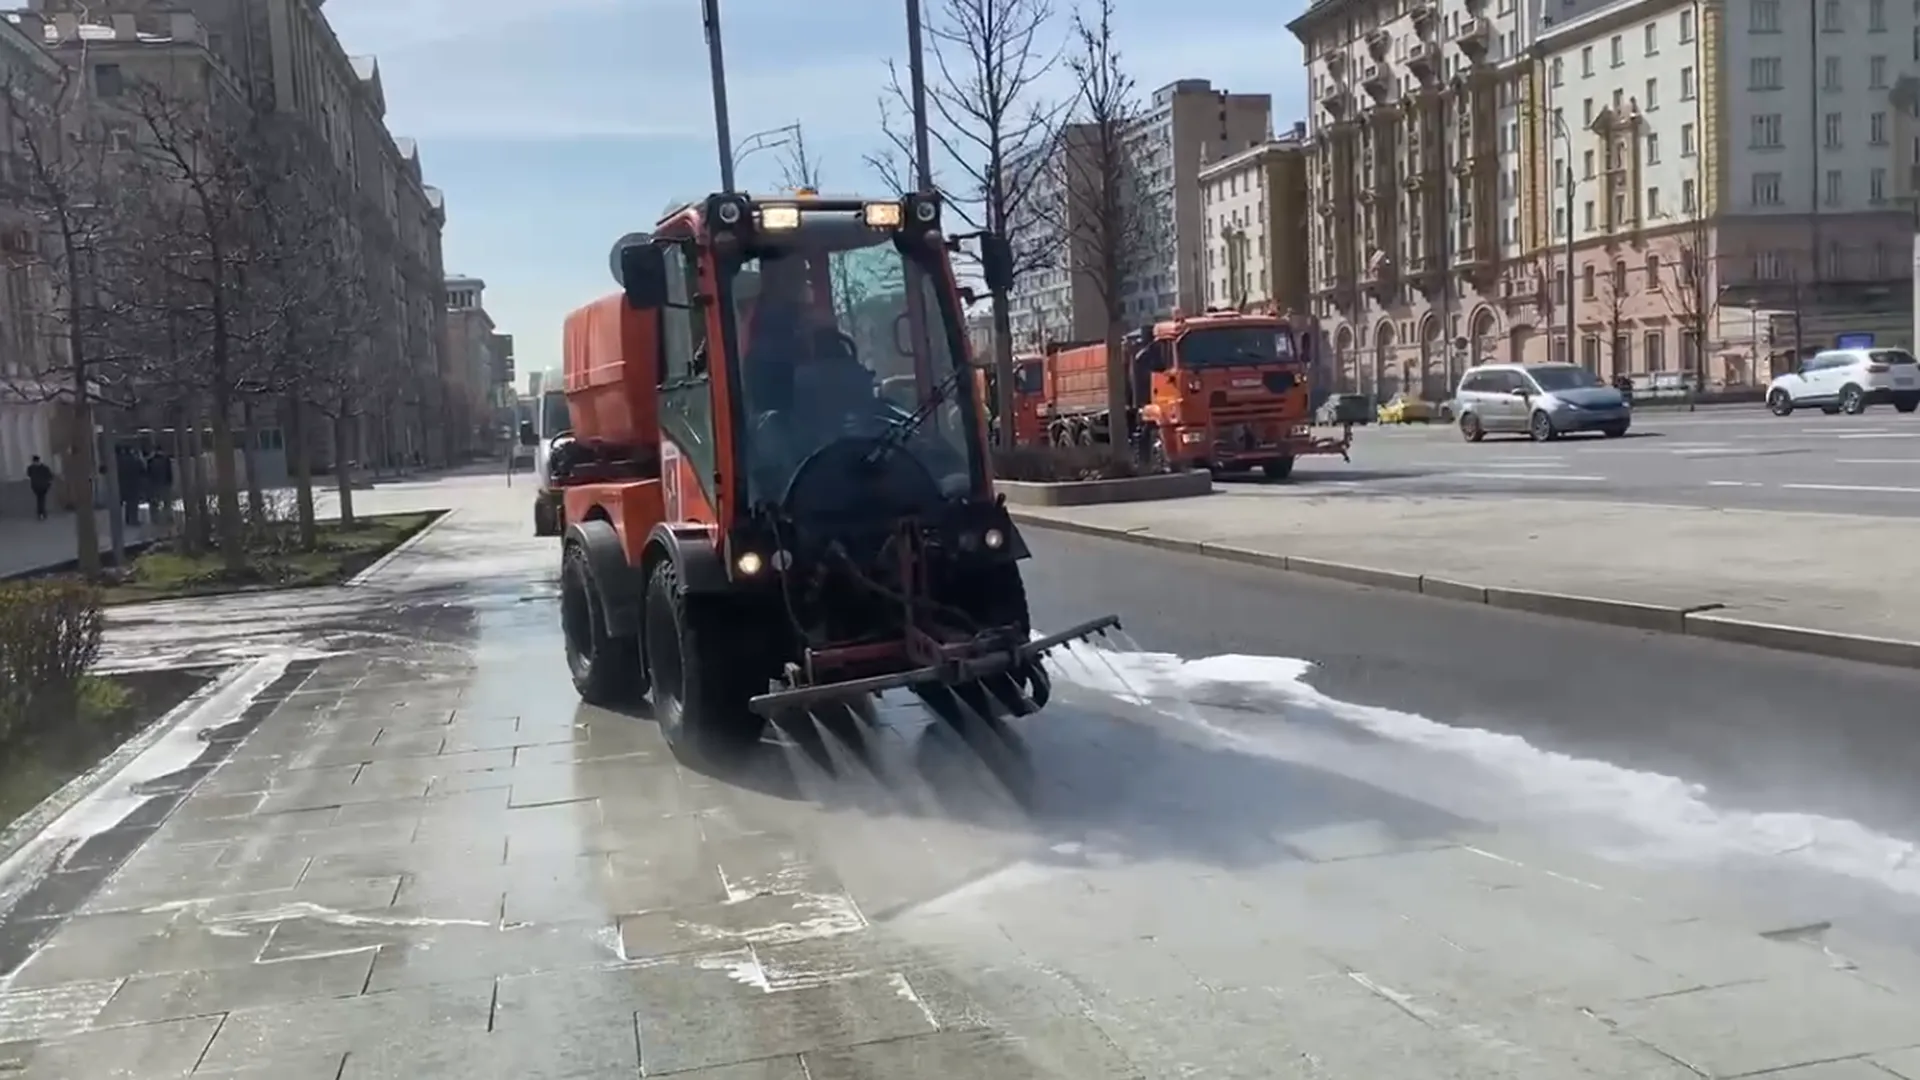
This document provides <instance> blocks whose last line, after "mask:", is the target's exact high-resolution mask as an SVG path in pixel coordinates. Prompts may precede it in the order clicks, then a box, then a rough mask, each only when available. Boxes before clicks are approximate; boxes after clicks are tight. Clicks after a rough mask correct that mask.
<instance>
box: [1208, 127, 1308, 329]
mask: <svg viewBox="0 0 1920 1080" xmlns="http://www.w3.org/2000/svg"><path fill="white" fill-rule="evenodd" d="M1199 185H1200V195H1201V206H1202V209H1203V211H1204V216H1203V221H1204V226H1203V231H1202V238H1203V240H1204V241H1205V252H1206V254H1205V265H1206V275H1207V276H1206V282H1205V290H1206V291H1205V295H1204V296H1203V297H1202V300H1203V302H1204V304H1203V306H1205V307H1208V308H1213V307H1236V308H1241V309H1244V310H1261V311H1271V312H1274V313H1277V314H1284V313H1289V312H1291V313H1294V314H1297V315H1305V314H1307V311H1308V297H1309V292H1310V288H1311V286H1310V284H1309V282H1308V280H1307V266H1308V243H1309V235H1308V228H1307V223H1308V220H1309V219H1310V218H1311V216H1312V210H1311V208H1310V207H1308V205H1307V170H1306V125H1304V124H1299V125H1296V126H1295V130H1294V131H1293V132H1291V133H1289V134H1288V135H1287V136H1286V137H1285V138H1281V139H1275V140H1273V141H1271V142H1265V143H1261V144H1260V145H1258V146H1256V147H1254V148H1252V149H1250V150H1242V151H1241V152H1239V153H1237V154H1234V155H1231V156H1229V157H1225V158H1221V159H1220V160H1218V161H1215V162H1212V163H1210V164H1208V165H1205V166H1203V167H1202V168H1201V169H1200V176H1199Z"/></svg>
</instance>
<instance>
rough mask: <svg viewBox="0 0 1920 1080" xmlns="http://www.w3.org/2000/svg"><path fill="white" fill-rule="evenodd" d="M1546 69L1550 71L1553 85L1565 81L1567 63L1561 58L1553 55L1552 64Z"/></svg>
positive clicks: (1558, 84)
mask: <svg viewBox="0 0 1920 1080" xmlns="http://www.w3.org/2000/svg"><path fill="white" fill-rule="evenodd" d="M1548 70H1549V71H1551V72H1552V75H1551V76H1550V81H1551V82H1552V83H1553V85H1555V86H1560V85H1562V84H1564V83H1565V82H1566V75H1567V65H1566V62H1565V61H1563V60H1561V59H1560V58H1559V57H1557V56H1556V57H1554V58H1553V64H1552V66H1551V67H1550V68H1549V69H1548Z"/></svg>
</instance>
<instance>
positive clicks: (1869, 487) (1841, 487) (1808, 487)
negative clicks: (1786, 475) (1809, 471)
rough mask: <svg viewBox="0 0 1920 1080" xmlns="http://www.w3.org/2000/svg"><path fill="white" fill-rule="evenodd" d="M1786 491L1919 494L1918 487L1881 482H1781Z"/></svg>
mask: <svg viewBox="0 0 1920 1080" xmlns="http://www.w3.org/2000/svg"><path fill="white" fill-rule="evenodd" d="M1780 486H1781V487H1783V488H1786V489H1787V490H1788V491H1852V492H1860V493H1864V494H1869V495H1920V487H1888V486H1885V485H1881V484H1781V485H1780Z"/></svg>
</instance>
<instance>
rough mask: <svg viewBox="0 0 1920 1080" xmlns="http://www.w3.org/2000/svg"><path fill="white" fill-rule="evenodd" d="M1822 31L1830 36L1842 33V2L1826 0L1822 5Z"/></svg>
mask: <svg viewBox="0 0 1920 1080" xmlns="http://www.w3.org/2000/svg"><path fill="white" fill-rule="evenodd" d="M1820 29H1821V30H1822V31H1824V32H1826V33H1829V34H1837V33H1840V32H1841V26H1840V0H1825V3H1823V4H1821V5H1820Z"/></svg>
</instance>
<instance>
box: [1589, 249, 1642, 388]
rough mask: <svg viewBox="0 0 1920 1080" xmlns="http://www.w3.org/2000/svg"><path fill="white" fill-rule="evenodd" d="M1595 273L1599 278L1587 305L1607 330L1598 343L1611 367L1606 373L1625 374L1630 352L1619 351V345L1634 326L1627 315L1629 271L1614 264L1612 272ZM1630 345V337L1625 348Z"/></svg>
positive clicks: (1630, 359) (1629, 360) (1629, 361)
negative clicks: (1603, 339)
mask: <svg viewBox="0 0 1920 1080" xmlns="http://www.w3.org/2000/svg"><path fill="white" fill-rule="evenodd" d="M1595 276H1596V277H1598V278H1599V279H1600V280H1599V282H1598V283H1597V285H1596V287H1595V289H1594V296H1593V299H1592V300H1591V301H1590V305H1589V306H1590V309H1591V310H1593V311H1595V312H1597V313H1598V314H1599V317H1600V323H1601V325H1602V327H1604V330H1605V333H1606V340H1605V341H1604V342H1602V343H1601V349H1602V352H1603V353H1604V354H1605V356H1606V357H1607V366H1608V367H1609V368H1610V369H1611V370H1610V371H1608V372H1606V373H1605V375H1606V376H1608V377H1611V376H1613V375H1624V374H1627V371H1626V369H1627V367H1628V366H1630V365H1631V361H1632V357H1631V356H1630V355H1629V356H1622V355H1621V352H1622V350H1621V348H1620V339H1621V336H1622V335H1627V334H1630V333H1631V331H1632V328H1633V323H1632V320H1630V319H1628V318H1627V298H1628V295H1629V289H1630V288H1631V286H1630V285H1629V284H1628V282H1627V276H1628V275H1627V273H1626V271H1625V269H1624V267H1621V266H1615V267H1614V269H1613V271H1612V272H1610V273H1606V274H1597V275H1595ZM1632 348H1633V344H1632V342H1631V340H1629V341H1628V343H1627V349H1628V350H1631V349H1632ZM1594 374H1596V375H1599V374H1602V373H1601V372H1595V373H1594Z"/></svg>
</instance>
